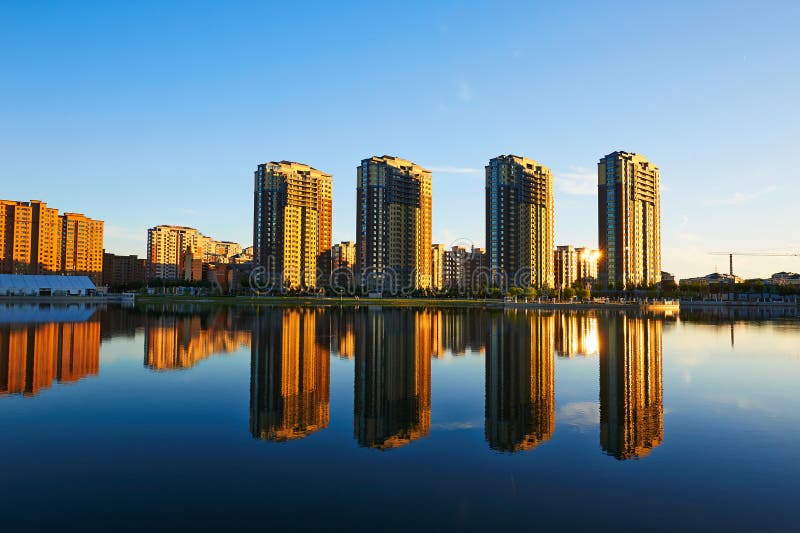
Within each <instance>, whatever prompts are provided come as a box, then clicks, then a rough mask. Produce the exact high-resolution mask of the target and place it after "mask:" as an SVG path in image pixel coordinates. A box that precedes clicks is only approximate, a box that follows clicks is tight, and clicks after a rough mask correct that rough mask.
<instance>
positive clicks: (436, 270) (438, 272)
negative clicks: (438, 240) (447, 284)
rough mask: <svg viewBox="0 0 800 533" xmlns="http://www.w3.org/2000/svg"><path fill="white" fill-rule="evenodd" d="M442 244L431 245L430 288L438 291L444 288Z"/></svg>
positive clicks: (443, 253) (443, 249)
mask: <svg viewBox="0 0 800 533" xmlns="http://www.w3.org/2000/svg"><path fill="white" fill-rule="evenodd" d="M444 256H445V246H444V244H433V245H431V288H433V289H434V290H437V291H440V290H442V289H443V288H444V279H445V278H444Z"/></svg>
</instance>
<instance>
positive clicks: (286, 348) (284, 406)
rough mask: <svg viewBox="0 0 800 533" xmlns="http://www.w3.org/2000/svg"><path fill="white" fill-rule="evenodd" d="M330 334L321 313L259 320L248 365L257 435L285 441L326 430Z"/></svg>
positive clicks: (290, 312)
mask: <svg viewBox="0 0 800 533" xmlns="http://www.w3.org/2000/svg"><path fill="white" fill-rule="evenodd" d="M330 335H331V330H330V322H329V321H328V320H327V317H326V315H325V312H324V311H323V310H321V309H312V308H304V309H284V310H280V311H272V312H268V313H264V314H262V315H261V316H259V317H258V318H257V319H256V326H255V328H254V329H253V342H252V346H251V362H250V431H251V433H252V434H253V436H254V437H256V438H258V439H265V440H273V441H279V442H281V441H286V440H294V439H300V438H303V437H306V436H308V435H310V434H311V433H313V432H315V431H319V430H321V429H324V428H326V427H328V423H329V420H330V355H331V354H330V344H329V339H330Z"/></svg>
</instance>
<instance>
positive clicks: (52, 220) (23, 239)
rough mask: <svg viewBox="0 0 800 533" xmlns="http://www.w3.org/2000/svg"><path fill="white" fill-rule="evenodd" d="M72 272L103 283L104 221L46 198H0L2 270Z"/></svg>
mask: <svg viewBox="0 0 800 533" xmlns="http://www.w3.org/2000/svg"><path fill="white" fill-rule="evenodd" d="M59 273H63V274H71V275H85V276H89V277H90V278H91V279H92V281H93V282H94V283H95V284H96V285H100V284H101V283H102V273H103V221H101V220H93V219H91V218H89V217H87V216H85V215H81V214H78V213H64V214H63V215H61V216H59V214H58V209H54V208H52V207H47V204H46V203H45V202H41V201H39V200H31V201H29V202H18V201H13V200H0V274H59Z"/></svg>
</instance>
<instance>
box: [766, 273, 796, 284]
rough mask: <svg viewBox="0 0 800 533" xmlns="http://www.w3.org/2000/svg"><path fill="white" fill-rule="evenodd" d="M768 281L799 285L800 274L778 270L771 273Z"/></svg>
mask: <svg viewBox="0 0 800 533" xmlns="http://www.w3.org/2000/svg"><path fill="white" fill-rule="evenodd" d="M767 282H768V283H772V284H775V285H800V274H795V273H794V272H778V273H776V274H773V275H772V277H770V279H769V280H767Z"/></svg>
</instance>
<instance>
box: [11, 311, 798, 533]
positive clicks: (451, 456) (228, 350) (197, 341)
mask: <svg viewBox="0 0 800 533" xmlns="http://www.w3.org/2000/svg"><path fill="white" fill-rule="evenodd" d="M795 315H796V313H795ZM799 378H800V321H798V319H797V318H796V317H792V316H784V314H783V313H782V312H780V311H776V312H774V313H773V312H768V311H759V310H753V311H750V312H747V313H733V312H731V311H728V310H724V309H721V310H708V311H702V312H691V313H689V312H684V311H682V312H681V313H680V315H678V314H677V313H676V314H674V315H669V314H666V315H665V314H652V313H643V312H620V311H610V312H604V311H568V312H561V311H522V310H517V311H502V310H491V311H489V310H483V309H453V308H387V307H384V308H381V307H377V306H369V307H360V308H355V309H354V308H280V307H266V306H264V307H203V306H197V305H162V306H152V307H149V308H142V309H123V308H120V307H108V308H94V307H90V306H85V305H72V306H60V307H59V306H49V305H35V306H34V305H19V306H11V305H5V306H4V307H0V428H2V429H0V431H1V432H2V433H0V435H2V437H0V453H2V461H1V462H0V464H1V465H2V467H1V468H0V475H1V476H2V484H0V491H1V493H0V502H2V504H0V513H1V515H2V524H3V527H4V528H6V529H7V530H18V529H22V528H26V529H29V530H30V529H64V528H69V529H79V528H82V529H86V530H108V529H130V530H141V529H145V528H148V529H175V528H180V529H188V528H193V529H226V530H228V529H233V528H237V529H259V530H266V529H311V528H315V529H316V528H325V529H350V530H434V529H444V528H446V529H455V528H458V529H470V530H486V529H490V528H491V529H501V528H502V529H511V528H514V529H520V530H523V529H524V530H530V529H545V530H548V529H592V530H612V529H613V530H615V531H620V530H630V531H633V530H675V529H706V530H709V529H711V530H726V531H730V530H752V529H758V530H787V529H795V528H796V527H797V521H798V518H800V516H799V515H800V511H798V506H797V503H796V500H797V496H798V494H800V385H799V384H798V383H799V382H800V379H799Z"/></svg>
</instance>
